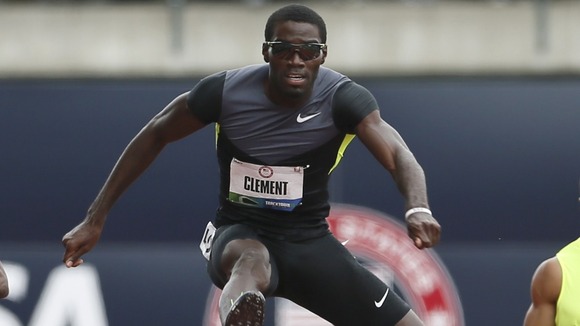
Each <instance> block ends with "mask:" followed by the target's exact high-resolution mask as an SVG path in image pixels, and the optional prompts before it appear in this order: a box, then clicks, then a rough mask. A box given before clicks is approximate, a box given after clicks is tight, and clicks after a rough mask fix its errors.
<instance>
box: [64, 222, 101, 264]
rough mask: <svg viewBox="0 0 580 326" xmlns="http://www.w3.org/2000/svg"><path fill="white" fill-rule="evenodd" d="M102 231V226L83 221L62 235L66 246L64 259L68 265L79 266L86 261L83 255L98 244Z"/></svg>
mask: <svg viewBox="0 0 580 326" xmlns="http://www.w3.org/2000/svg"><path fill="white" fill-rule="evenodd" d="M101 231H102V227H100V226H96V225H91V224H88V223H86V222H82V223H81V224H79V225H77V226H76V227H74V228H73V229H72V230H70V231H69V232H68V233H67V234H65V235H64V237H62V244H63V245H64V248H65V250H64V256H63V260H62V261H63V263H64V264H65V265H66V267H77V266H79V265H80V264H82V263H83V262H84V261H83V259H82V256H83V255H84V254H86V253H87V252H89V251H90V250H91V249H93V247H94V246H95V245H96V244H97V242H98V241H99V238H100V237H101Z"/></svg>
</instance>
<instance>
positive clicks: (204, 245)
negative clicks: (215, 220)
mask: <svg viewBox="0 0 580 326" xmlns="http://www.w3.org/2000/svg"><path fill="white" fill-rule="evenodd" d="M215 230H216V228H215V226H213V224H212V223H211V222H208V223H207V226H206V227H205V231H204V232H203V237H202V238H201V242H200V244H199V249H200V250H201V254H202V255H203V256H204V257H205V259H207V260H209V256H210V254H211V244H212V242H213V237H214V235H215Z"/></svg>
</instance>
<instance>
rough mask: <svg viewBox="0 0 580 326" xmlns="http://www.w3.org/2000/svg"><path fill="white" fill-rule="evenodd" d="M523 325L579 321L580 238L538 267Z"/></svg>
mask: <svg viewBox="0 0 580 326" xmlns="http://www.w3.org/2000/svg"><path fill="white" fill-rule="evenodd" d="M531 298H532V303H531V304H530V308H529V309H528V312H527V313H526V316H525V319H524V326H561V325H580V299H579V298H580V238H578V239H576V240H575V241H573V242H571V243H570V244H568V245H566V246H565V247H564V248H562V249H561V250H560V251H558V253H557V254H556V255H555V256H554V257H551V258H548V259H546V260H544V261H543V262H542V263H541V264H540V265H539V266H538V268H537V269H536V272H535V273H534V276H533V277H532V284H531Z"/></svg>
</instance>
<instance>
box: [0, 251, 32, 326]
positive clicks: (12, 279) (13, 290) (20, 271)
mask: <svg viewBox="0 0 580 326" xmlns="http://www.w3.org/2000/svg"><path fill="white" fill-rule="evenodd" d="M2 264H3V265H4V270H5V271H6V277H7V278H8V285H9V286H10V293H9V294H8V297H6V300H8V301H12V302H20V301H22V300H24V298H26V293H27V292H28V283H29V279H30V273H28V269H26V267H24V266H23V265H21V264H18V263H14V262H11V261H3V262H2ZM0 325H2V326H22V323H21V322H20V320H19V319H18V317H17V316H16V315H15V314H13V313H12V312H11V311H10V310H8V309H6V308H4V307H2V306H0Z"/></svg>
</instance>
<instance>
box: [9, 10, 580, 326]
mask: <svg viewBox="0 0 580 326" xmlns="http://www.w3.org/2000/svg"><path fill="white" fill-rule="evenodd" d="M296 2H300V1H296ZM302 3H304V4H307V5H309V6H311V7H312V8H313V9H315V10H316V11H317V12H319V13H320V14H321V16H322V17H323V18H324V19H325V21H326V24H327V28H328V41H327V43H328V46H329V54H328V59H327V60H326V63H325V65H326V66H327V67H330V68H333V69H335V70H337V71H340V72H342V73H345V74H347V75H348V76H349V77H351V78H352V79H353V80H355V81H356V82H358V83H360V84H362V85H364V86H366V87H367V88H369V89H370V90H371V91H372V92H373V94H374V95H375V96H376V98H377V100H378V102H379V105H380V106H381V111H382V116H383V117H384V118H385V120H387V121H388V122H389V123H391V124H392V125H393V126H394V127H395V128H396V129H397V130H398V131H399V132H400V133H401V134H402V135H403V137H404V138H405V140H406V141H407V143H408V145H409V146H410V147H411V149H412V150H413V152H414V153H415V155H416V157H417V158H418V160H419V161H420V163H421V164H422V165H423V167H424V169H425V171H426V174H427V181H428V185H429V193H430V200H431V206H432V209H433V211H434V214H435V216H436V217H437V218H438V220H439V221H440V222H441V224H442V226H443V232H444V233H443V238H442V242H441V244H440V245H439V246H438V247H437V248H435V249H434V250H433V254H434V255H437V256H438V257H439V259H440V261H441V263H442V265H443V266H444V267H445V268H446V269H447V271H448V273H449V275H450V277H451V278H452V280H453V282H454V284H455V287H456V289H457V294H458V296H459V298H460V299H461V309H462V311H463V315H464V319H465V322H464V323H465V325H469V326H472V325H474V326H478V325H482V326H483V325H517V324H521V323H522V321H523V317H524V314H525V311H526V310H527V307H528V305H529V282H530V279H531V276H532V274H533V272H534V269H535V267H536V266H537V265H538V264H539V263H540V262H541V261H542V260H543V259H546V258H548V257H550V256H552V255H554V254H555V253H556V252H557V250H558V249H559V248H561V247H562V246H564V245H565V244H567V243H569V242H571V241H573V240H575V239H576V238H578V236H579V233H580V232H579V231H580V205H579V203H578V197H579V179H580V148H579V147H580V38H579V37H578V35H580V1H571V0H570V1H564V0H527V1H516V0H513V1H509V0H503V1H502V0H479V1H476V0H472V1H468V0H463V1H461V0H455V1H452V0H390V1H387V0H383V1H379V0H336V1H309V2H302ZM284 4H286V2H284V1H266V0H243V1H233V0H232V1H215V0H207V1H201V0H200V1H191V0H190V1H186V0H166V1H161V0H125V1H122V0H117V1H113V0H108V1H107V0H76V1H73V0H68V1H67V0H52V1H51V0H0V149H1V154H0V260H2V261H3V262H4V264H5V266H6V268H7V270H8V272H9V277H10V283H11V287H12V294H11V296H10V297H9V298H8V299H7V300H3V301H1V302H0V324H1V325H3V326H5V325H7V326H12V325H29V326H34V325H42V326H51V325H54V326H66V325H69V326H70V325H74V326H77V325H82V326H90V325H95V326H101V325H107V324H109V325H166V324H172V325H202V324H203V323H204V322H203V318H204V315H205V313H206V311H205V309H206V300H207V301H209V299H208V298H210V297H211V295H210V294H209V293H210V292H211V291H212V289H211V288H210V282H209V278H208V277H207V276H206V275H205V269H204V262H203V259H202V257H201V255H200V254H199V252H198V251H197V250H198V249H197V246H198V241H199V239H200V237H201V233H202V232H203V229H204V227H205V225H206V223H207V221H208V220H209V219H211V218H212V217H213V215H214V212H215V208H216V203H217V176H218V171H217V166H216V159H215V151H214V142H213V141H214V139H213V137H214V134H213V128H211V127H208V128H205V129H204V130H202V131H201V132H199V133H198V134H196V135H195V136H194V137H190V138H188V139H186V140H184V141H181V142H179V143H176V144H174V145H171V146H169V147H168V148H167V149H166V150H165V151H164V153H163V154H162V155H161V156H160V157H159V159H158V160H157V161H156V162H155V163H154V164H153V166H152V167H151V168H150V169H149V170H148V171H147V172H146V173H145V174H144V175H143V177H142V178H141V179H140V180H138V181H137V182H136V183H135V184H134V185H133V187H132V188H131V189H130V190H129V191H128V192H127V193H126V194H125V195H124V197H122V199H121V200H120V201H119V202H118V204H117V206H116V207H115V208H114V210H113V211H112V212H111V214H110V216H109V220H108V222H107V226H106V228H105V233H104V234H103V237H102V239H101V243H100V244H99V246H98V247H97V248H95V250H94V251H93V252H92V253H90V254H89V255H87V257H86V260H87V261H88V262H90V264H91V265H89V266H88V267H87V268H86V269H81V270H79V271H75V272H72V271H64V270H63V269H62V266H60V265H61V263H60V260H61V256H62V250H61V247H60V239H61V238H62V236H63V235H64V233H66V232H67V231H68V230H69V229H70V228H72V227H73V226H74V225H76V224H77V223H78V222H80V220H81V219H82V218H83V217H84V214H85V212H86V209H87V207H88V205H89V204H90V203H91V201H92V199H93V198H94V196H95V195H96V193H97V191H98V189H99V188H100V186H101V185H102V183H103V182H104V180H105V178H106V177H107V175H108V172H109V171H110V169H111V168H112V166H113V164H114V162H115V160H116V159H117V157H118V155H119V154H120V153H121V151H122V150H123V148H124V147H125V146H126V144H127V143H128V142H129V141H130V139H131V138H132V137H133V136H134V135H135V134H136V133H137V132H138V131H139V130H140V128H141V127H142V126H143V125H144V124H145V123H146V122H147V121H148V120H149V119H150V118H151V117H152V116H153V115H154V114H155V113H157V112H158V111H159V110H161V109H162V108H163V107H164V106H165V105H166V104H167V103H168V102H169V101H171V100H172V99H173V98H174V97H175V96H177V95H178V94H180V93H182V92H186V91H188V90H189V89H191V88H192V87H193V86H194V85H195V83H196V82H197V81H198V80H199V79H200V78H202V77H204V76H205V75H207V74H210V73H213V72H217V71H220V70H223V69H230V68H236V67H239V66H243V65H247V64H255V63H261V62H262V58H261V53H260V51H261V43H262V42H263V40H264V36H263V29H264V25H265V22H266V20H267V18H268V16H269V15H270V14H271V13H272V12H273V11H274V10H276V9H277V8H279V7H280V6H282V5H284ZM331 195H332V200H333V201H334V202H336V203H345V204H354V205H360V206H362V207H366V208H371V209H374V210H377V211H380V212H383V213H384V214H387V215H389V216H392V217H393V218H394V219H399V220H400V219H401V216H402V213H403V203H402V201H401V199H400V195H399V194H398V192H397V190H396V188H395V187H394V185H393V183H392V181H391V179H390V177H389V175H388V174H387V173H386V172H385V171H384V170H383V169H382V168H381V167H380V166H379V165H378V164H377V163H376V162H375V161H374V159H373V158H372V157H371V155H370V154H368V153H367V151H366V150H365V149H364V147H363V146H361V144H360V143H359V142H358V141H355V142H354V143H353V144H352V145H351V146H350V147H349V149H348V150H347V154H346V156H345V159H344V160H343V162H342V163H341V166H340V167H339V168H338V169H337V170H336V172H335V173H334V175H333V179H332V190H331ZM71 273H74V276H73V274H71ZM71 289H76V291H72V290H71ZM83 294H84V295H85V296H86V298H84V297H82V296H83ZM91 307H93V308H91ZM143 308H145V309H143ZM83 316H84V317H83ZM204 325H205V324H204ZM271 325H274V324H273V322H271ZM276 325H277V326H281V325H280V324H279V323H278V324H276ZM312 325H315V324H312ZM432 325H436V324H435V323H432ZM437 325H446V324H445V323H444V322H441V323H439V324H437Z"/></svg>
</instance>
